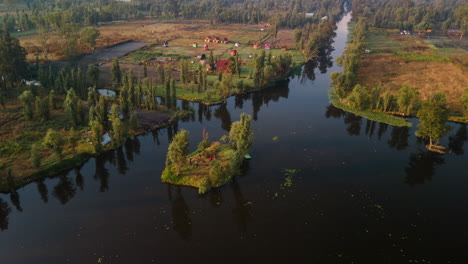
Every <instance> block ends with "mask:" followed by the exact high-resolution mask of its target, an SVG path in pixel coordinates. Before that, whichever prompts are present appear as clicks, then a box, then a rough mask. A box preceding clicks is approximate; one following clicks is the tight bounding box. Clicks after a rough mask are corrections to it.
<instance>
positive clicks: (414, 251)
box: [0, 14, 468, 264]
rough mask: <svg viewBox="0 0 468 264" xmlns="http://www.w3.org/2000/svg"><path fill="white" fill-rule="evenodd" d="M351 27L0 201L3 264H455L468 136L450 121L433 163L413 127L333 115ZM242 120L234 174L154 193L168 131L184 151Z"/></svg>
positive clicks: (466, 195)
mask: <svg viewBox="0 0 468 264" xmlns="http://www.w3.org/2000/svg"><path fill="white" fill-rule="evenodd" d="M349 20H350V15H349V14H348V15H346V16H345V17H344V18H343V20H342V21H341V22H340V23H339V24H338V29H337V36H336V38H335V42H334V44H333V46H334V50H333V51H332V52H331V57H330V58H328V60H326V59H325V60H322V62H319V63H316V64H314V63H310V64H309V65H307V66H305V72H307V73H306V74H303V75H301V76H296V77H294V78H291V80H290V81H289V83H287V82H286V83H283V84H280V85H278V86H277V87H274V88H271V89H267V90H264V91H261V92H257V93H253V94H250V95H246V96H237V97H231V98H229V100H228V102H227V105H221V106H212V107H206V106H202V105H198V104H192V106H193V107H194V108H195V110H196V111H195V115H194V116H192V117H190V118H188V119H187V120H183V121H179V122H178V123H177V124H176V125H175V126H171V127H169V128H165V129H161V130H158V131H155V132H153V133H148V134H146V135H143V136H139V137H136V138H133V139H129V140H127V142H126V143H125V144H124V146H123V147H122V148H121V149H118V150H116V151H113V152H109V153H106V154H104V155H102V156H100V157H98V158H96V159H91V160H89V161H88V162H86V163H85V164H84V165H83V166H82V167H80V168H77V169H75V170H72V171H70V172H68V173H66V174H63V175H59V176H56V177H53V178H48V179H44V180H42V181H37V182H35V183H31V184H29V185H27V186H25V187H23V188H21V189H19V190H18V191H17V192H16V193H14V194H0V231H1V232H0V263H2V264H17V263H22V264H23V263H24V264H25V263H45V264H55V263H182V261H190V263H199V262H204V263H206V262H208V263H212V262H218V261H219V262H225V261H229V260H237V259H240V258H241V259H246V260H248V261H249V262H250V261H253V260H256V261H258V263H265V262H266V261H268V262H279V261H281V262H284V263H291V262H292V261H295V260H298V259H301V261H300V262H299V263H306V262H307V263H466V259H467V256H468V253H467V246H468V225H467V222H468V212H467V208H468V191H467V189H468V154H466V153H465V152H464V144H465V145H466V144H467V143H466V141H467V130H466V126H460V125H456V124H451V126H452V127H453V130H452V132H451V133H450V135H449V136H448V137H446V138H443V139H442V143H443V144H444V145H446V146H450V153H449V154H447V155H444V156H439V155H435V154H432V153H430V152H427V151H426V150H425V148H424V143H423V142H421V141H420V140H418V139H417V138H416V137H415V135H414V132H415V130H416V129H417V126H416V124H417V120H411V122H412V123H413V127H411V128H398V127H391V126H388V125H385V124H381V123H378V122H372V121H368V120H366V119H363V118H360V117H357V116H354V115H352V114H349V113H346V112H343V111H341V110H338V109H336V108H334V107H333V106H330V104H329V100H328V91H329V89H330V73H331V72H333V71H340V70H341V68H340V67H338V66H336V65H335V64H334V63H332V61H334V60H335V59H336V58H337V57H338V56H339V55H340V54H341V53H342V52H343V49H344V46H345V43H346V39H347V34H348V31H347V22H348V21H349ZM314 66H318V67H316V68H314ZM179 103H180V102H179ZM243 112H245V113H248V114H250V115H252V116H253V122H252V126H253V129H254V132H255V141H254V145H253V148H252V151H251V152H250V154H251V156H252V160H250V161H249V162H248V163H247V164H246V165H245V166H244V168H243V175H242V176H240V177H236V178H235V180H234V181H233V182H232V183H230V184H227V185H226V186H224V187H222V188H219V189H215V190H211V191H210V192H209V193H207V194H206V195H199V194H198V192H197V190H196V189H194V188H188V187H178V186H171V185H167V184H163V183H161V180H160V175H161V172H162V170H163V169H164V163H165V156H166V152H167V147H168V139H169V138H170V137H171V136H172V135H173V134H174V132H175V131H177V130H180V129H186V130H188V131H189V132H190V143H191V145H190V149H191V150H194V149H195V148H196V144H197V143H198V142H199V140H200V139H201V134H202V129H203V128H206V130H207V131H208V133H209V135H210V139H217V138H219V137H221V136H222V135H225V134H227V131H228V130H229V127H230V124H231V122H234V121H236V120H238V118H239V115H240V114H241V113H243ZM274 137H277V140H273V138H274ZM286 169H290V171H289V172H290V173H287V172H286V171H285V170H286ZM291 170H294V171H291ZM416 261H417V262H416Z"/></svg>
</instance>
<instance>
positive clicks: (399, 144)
mask: <svg viewBox="0 0 468 264" xmlns="http://www.w3.org/2000/svg"><path fill="white" fill-rule="evenodd" d="M409 136H410V134H409V127H393V129H392V134H391V135H390V139H389V140H388V141H387V144H388V146H389V147H391V148H394V149H396V150H404V149H406V148H407V147H408V145H409V144H408V138H409Z"/></svg>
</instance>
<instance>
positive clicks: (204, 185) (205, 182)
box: [198, 178, 211, 194]
mask: <svg viewBox="0 0 468 264" xmlns="http://www.w3.org/2000/svg"><path fill="white" fill-rule="evenodd" d="M210 189H211V182H210V179H208V178H204V179H202V180H201V182H200V187H198V193H199V194H204V193H206V192H207V191H209V190H210Z"/></svg>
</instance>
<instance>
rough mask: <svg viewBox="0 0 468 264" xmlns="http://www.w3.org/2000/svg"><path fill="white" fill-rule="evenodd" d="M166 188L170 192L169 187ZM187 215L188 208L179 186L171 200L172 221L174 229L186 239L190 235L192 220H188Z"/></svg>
mask: <svg viewBox="0 0 468 264" xmlns="http://www.w3.org/2000/svg"><path fill="white" fill-rule="evenodd" d="M168 190H169V192H171V189H170V188H169V189H168ZM171 195H172V194H171ZM189 215H190V208H189V207H188V205H187V203H186V202H185V199H184V197H183V196H182V190H181V188H180V187H177V189H176V193H175V197H174V200H173V201H172V223H173V225H174V226H173V228H174V230H175V231H176V232H177V233H178V234H179V235H180V237H181V238H182V239H184V240H188V239H190V237H191V236H192V220H190V218H189Z"/></svg>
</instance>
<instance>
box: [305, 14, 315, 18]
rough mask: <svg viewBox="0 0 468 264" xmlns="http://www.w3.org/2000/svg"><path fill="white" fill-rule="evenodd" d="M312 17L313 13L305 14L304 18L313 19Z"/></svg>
mask: <svg viewBox="0 0 468 264" xmlns="http://www.w3.org/2000/svg"><path fill="white" fill-rule="evenodd" d="M313 16H314V13H305V17H306V18H309V17H313Z"/></svg>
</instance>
